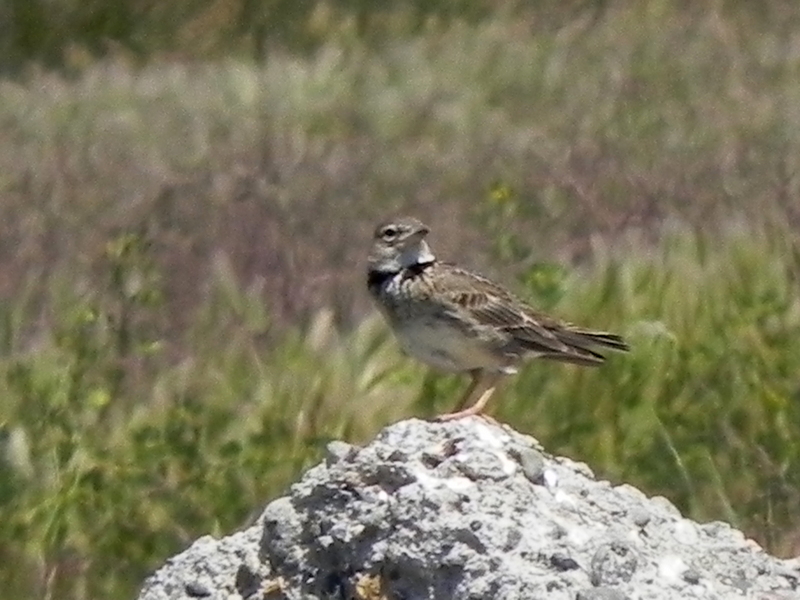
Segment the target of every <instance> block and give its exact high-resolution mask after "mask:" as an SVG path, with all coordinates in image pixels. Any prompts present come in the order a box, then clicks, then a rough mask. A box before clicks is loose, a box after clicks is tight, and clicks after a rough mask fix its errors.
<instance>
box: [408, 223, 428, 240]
mask: <svg viewBox="0 0 800 600" xmlns="http://www.w3.org/2000/svg"><path fill="white" fill-rule="evenodd" d="M430 231H431V230H430V229H428V228H427V227H426V226H425V225H422V226H420V227H419V228H418V229H417V230H416V231H414V233H412V234H411V235H410V236H409V237H413V238H416V239H418V240H421V239H422V238H424V237H425V236H426V235H428V234H429V233H430Z"/></svg>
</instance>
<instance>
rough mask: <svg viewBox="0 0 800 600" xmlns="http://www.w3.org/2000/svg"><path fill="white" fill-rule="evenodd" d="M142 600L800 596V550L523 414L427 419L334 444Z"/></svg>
mask: <svg viewBox="0 0 800 600" xmlns="http://www.w3.org/2000/svg"><path fill="white" fill-rule="evenodd" d="M139 598H140V600H167V599H170V600H177V599H188V598H209V599H212V600H216V599H220V600H222V599H224V600H239V599H246V600H262V599H263V600H269V599H276V600H277V599H280V598H286V599H290V600H295V599H297V600H300V599H303V600H306V599H308V600H316V599H320V600H321V599H330V600H333V599H344V600H349V599H355V600H423V599H436V600H439V599H442V600H444V599H448V600H449V599H464V600H468V599H469V600H479V599H480V600H484V599H485V600H490V599H492V600H512V599H514V600H517V599H531V600H533V599H539V598H541V599H548V600H562V599H563V600H577V599H582V600H625V599H629V600H650V599H652V600H666V599H670V600H672V599H675V600H678V599H692V598H703V599H705V598H707V599H715V600H727V599H734V598H752V599H755V600H788V599H791V598H798V599H800V561H798V560H797V559H795V560H779V559H776V558H774V557H771V556H769V555H768V554H766V553H765V552H764V551H762V550H761V549H760V548H759V547H758V546H757V545H756V544H755V543H754V542H752V541H749V540H746V539H745V538H744V536H743V535H742V534H741V533H740V532H739V531H737V530H735V529H733V528H731V527H730V526H729V525H727V524H725V523H719V522H715V523H708V524H705V525H700V524H698V523H695V522H693V521H691V520H689V519H685V518H683V517H682V516H681V515H680V513H679V512H678V510H677V509H676V508H675V507H674V506H673V505H672V504H670V503H669V502H668V501H667V500H665V499H663V498H652V499H648V498H647V497H645V495H644V494H642V493H641V492H640V491H638V490H636V489H635V488H633V487H631V486H628V485H621V486H616V487H614V486H612V485H610V484H609V483H608V482H606V481H597V480H595V479H594V477H593V475H592V473H591V471H590V470H589V468H588V467H586V466H585V465H583V464H579V463H575V462H573V461H571V460H569V459H566V458H560V457H554V456H550V455H547V454H546V453H545V452H543V450H542V449H541V448H540V447H539V446H538V444H537V442H536V441H535V440H533V439H532V438H530V437H527V436H524V435H521V434H519V433H516V432H514V431H513V430H511V429H509V428H508V427H500V426H498V425H495V424H492V423H489V422H487V421H484V420H482V419H479V418H469V419H464V420H461V421H457V422H452V423H427V422H424V421H417V420H412V421H404V422H401V423H397V424H395V425H392V426H390V427H387V428H386V429H384V430H383V431H382V432H381V433H380V434H379V435H378V437H377V438H376V439H375V440H374V441H373V442H371V443H370V444H369V445H367V446H365V447H364V448H358V447H355V446H351V445H349V444H345V443H343V442H332V443H331V444H330V446H329V449H328V453H327V456H326V458H325V460H324V461H323V463H322V464H320V465H318V466H316V467H314V468H312V469H310V470H309V471H308V472H307V473H306V474H305V475H304V476H303V477H302V479H301V480H300V481H299V482H298V483H296V484H295V485H293V486H292V488H291V490H290V492H289V494H288V495H287V496H285V497H283V498H279V499H277V500H275V501H274V502H272V503H270V504H269V505H268V506H267V508H266V510H265V511H264V513H263V514H262V515H261V517H260V518H259V519H258V521H257V522H256V523H255V524H254V525H253V526H252V527H250V528H248V529H247V530H245V531H243V532H240V533H236V534H234V535H232V536H229V537H226V538H224V539H221V540H215V539H212V538H210V537H203V538H201V539H199V540H197V541H196V542H195V543H194V544H193V545H192V546H191V547H190V548H189V549H188V550H186V551H185V552H183V553H182V554H180V555H178V556H176V557H174V558H172V559H170V560H169V561H168V562H167V564H166V565H165V566H164V567H162V568H161V569H160V570H159V571H158V572H156V573H155V574H154V575H153V576H151V577H150V578H149V579H148V580H147V581H146V582H145V584H144V587H143V589H142V592H141V594H140V596H139Z"/></svg>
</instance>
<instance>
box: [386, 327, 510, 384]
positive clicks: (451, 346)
mask: <svg viewBox="0 0 800 600" xmlns="http://www.w3.org/2000/svg"><path fill="white" fill-rule="evenodd" d="M395 333H396V335H397V339H398V341H399V342H400V345H401V346H402V347H403V349H404V350H405V351H406V353H407V354H409V355H411V356H413V357H414V358H416V359H418V360H421V361H422V362H424V363H427V364H428V365H430V366H432V367H434V368H436V369H440V370H443V371H469V370H472V369H498V370H504V371H505V370H507V369H506V368H505V365H504V362H505V361H503V360H502V359H501V358H500V357H499V356H496V355H495V354H493V353H491V352H490V351H488V350H487V349H486V348H485V347H484V346H483V344H481V343H480V342H479V341H478V340H477V339H475V338H472V337H470V336H468V335H466V334H465V333H464V332H462V331H461V330H458V329H455V328H453V327H449V326H448V325H447V324H446V323H445V322H442V321H438V320H436V319H433V318H430V317H422V318H420V319H417V320H407V321H405V322H403V323H401V324H398V325H397V327H396V328H395Z"/></svg>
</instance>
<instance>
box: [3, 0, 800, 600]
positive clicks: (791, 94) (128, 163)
mask: <svg viewBox="0 0 800 600" xmlns="http://www.w3.org/2000/svg"><path fill="white" fill-rule="evenodd" d="M634 4H635V6H633V5H634ZM43 6H45V5H44V4H40V3H38V2H33V1H31V2H27V3H25V2H21V0H20V1H19V2H6V3H4V4H0V23H2V25H0V27H6V28H7V29H6V31H5V34H6V35H4V33H3V31H0V40H3V41H2V42H0V44H6V45H7V48H5V49H3V48H0V50H3V52H0V55H2V56H3V57H4V59H3V60H4V61H5V62H2V63H0V69H2V71H3V72H4V73H5V78H4V79H2V80H0V398H2V400H0V516H1V517H2V518H0V590H2V592H3V593H2V595H3V597H4V598H31V597H44V598H56V597H57V598H67V599H70V598H74V599H88V598H125V597H132V596H134V595H135V593H136V590H137V589H138V586H139V585H140V583H141V581H142V578H143V577H144V576H145V575H146V574H147V573H148V572H150V571H151V570H152V569H153V568H155V567H156V566H158V565H159V564H160V563H161V562H163V560H164V559H165V558H166V557H168V556H170V555H172V554H174V553H175V552H177V551H179V550H181V549H182V548H184V547H185V546H186V545H188V544H189V543H190V542H191V540H193V539H194V538H196V537H198V536H199V535H202V534H205V533H212V534H220V535H221V534H224V533H227V532H230V531H232V530H234V529H236V528H238V527H240V526H242V525H243V524H244V523H245V522H246V521H247V520H248V519H249V518H252V517H253V516H254V515H256V514H257V513H258V511H259V509H260V508H261V507H262V506H263V505H264V504H265V503H266V501H267V500H269V499H270V498H272V497H274V496H276V495H278V494H280V493H281V492H282V491H283V490H285V489H286V487H287V485H289V484H290V483H291V481H293V479H294V478H295V477H296V476H297V474H298V473H299V472H300V471H301V470H302V469H303V468H305V467H307V466H309V465H310V464H313V463H314V462H315V461H316V460H318V458H319V457H320V455H321V452H322V449H323V448H324V446H325V443H326V442H327V441H328V440H330V439H332V438H344V439H347V440H349V441H352V442H356V443H357V442H360V441H364V440H367V439H369V438H370V437H371V436H372V435H373V434H374V433H375V432H376V431H377V430H378V429H379V428H380V427H382V426H383V425H385V424H387V423H389V422H392V421H395V420H398V419H401V418H405V417H409V416H420V417H424V416H427V415H431V414H433V413H434V412H437V411H441V410H444V409H446V408H447V407H448V406H449V404H448V403H449V402H452V399H453V397H454V395H455V394H457V393H458V391H459V390H460V387H461V386H463V385H464V384H465V382H464V381H461V380H459V379H457V378H454V377H449V376H435V375H432V374H430V373H429V372H427V371H426V369H425V368H423V367H421V366H420V365H418V364H416V363H413V362H411V361H410V360H408V359H405V358H404V357H403V356H401V354H400V353H399V351H398V349H397V347H396V345H395V343H394V342H393V340H392V339H391V338H390V336H389V333H388V331H387V329H386V327H385V326H384V325H383V324H382V323H381V322H380V320H379V319H378V318H376V316H375V315H374V313H373V312H372V311H371V309H370V307H369V303H368V301H367V297H366V293H365V292H364V290H363V289H362V286H363V279H364V273H363V269H364V257H365V252H366V249H367V247H368V244H369V236H370V233H371V230H372V227H373V225H374V223H375V221H376V220H378V219H380V218H383V217H384V216H386V215H388V214H394V213H398V212H402V213H412V214H416V215H418V216H420V217H421V218H423V219H424V220H425V221H426V222H428V223H429V224H430V225H431V226H432V228H433V230H434V233H433V237H432V242H433V243H434V248H435V249H436V250H437V252H438V254H439V255H441V256H442V257H445V258H448V259H451V260H457V261H459V262H461V263H464V264H467V265H470V266H473V267H477V268H480V269H482V270H484V271H485V272H487V273H489V274H491V275H493V276H495V277H497V278H500V279H503V280H504V281H506V282H507V283H509V284H510V285H512V286H513V287H515V288H516V289H517V290H518V291H519V292H520V293H521V294H522V295H524V296H525V297H526V298H529V299H530V300H531V302H532V303H534V304H535V305H536V306H538V307H540V308H542V309H544V310H547V311H551V312H553V313H555V314H558V315H561V316H563V317H565V318H568V319H570V320H572V321H575V322H579V323H582V324H586V325H589V326H593V327H597V328H608V329H610V330H613V331H618V332H620V333H622V334H624V335H625V336H626V337H627V338H629V341H630V342H631V344H632V346H633V351H632V353H631V354H630V355H626V356H615V357H613V359H611V360H610V361H609V362H608V363H607V364H606V365H605V366H604V367H603V368H602V369H599V370H581V369H579V368H576V367H571V366H565V365H557V364H551V363H548V364H535V365H531V366H530V367H529V368H527V369H526V370H525V371H524V372H523V373H522V374H521V375H520V376H519V377H517V378H516V379H514V380H513V381H512V382H510V384H509V386H508V388H507V389H506V390H505V392H504V395H503V397H502V400H500V401H498V402H496V404H495V405H494V411H495V412H494V414H495V416H497V417H498V418H499V419H501V420H503V421H506V422H508V423H510V424H512V425H513V426H514V427H515V428H517V429H520V430H522V431H525V432H528V433H530V434H532V435H534V436H535V437H537V438H538V439H540V440H541V441H542V442H543V443H544V444H545V446H546V447H547V448H548V449H549V450H550V451H552V452H557V453H563V454H567V455H569V456H571V457H574V458H576V459H579V460H583V461H585V462H587V463H588V464H589V465H590V466H591V467H592V468H593V469H594V470H595V471H596V473H597V474H598V475H600V476H602V477H605V478H609V479H611V480H612V481H614V482H627V483H631V484H634V485H637V486H639V487H641V488H642V489H644V490H645V491H646V492H647V493H648V494H651V495H655V494H662V495H665V496H667V497H668V498H670V499H671V500H672V501H673V502H675V503H676V504H677V505H678V506H679V507H680V508H681V509H682V510H683V511H684V512H685V513H687V514H688V515H691V516H692V517H694V518H697V519H701V520H712V519H724V520H727V521H729V522H732V523H734V524H735V525H736V526H738V527H741V528H743V529H744V530H745V532H746V533H747V534H748V535H750V536H752V537H754V538H755V539H757V540H758V541H759V542H760V543H762V544H763V545H765V546H766V547H767V548H768V549H769V550H770V551H772V552H773V553H776V554H779V555H795V554H797V553H798V552H800V474H798V466H799V465H800V444H799V443H798V440H800V295H799V294H798V287H797V280H798V274H800V245H798V242H799V241H800V238H799V237H798V227H799V226H800V202H798V198H797V196H798V187H800V179H798V166H799V165H800V158H799V157H800V153H798V150H800V108H799V107H800V7H796V6H795V4H794V3H791V2H781V1H779V0H773V1H771V2H763V3H758V4H757V6H756V4H755V3H754V4H752V5H751V4H749V3H744V2H724V1H721V0H720V1H717V2H712V3H681V2H667V1H665V0H648V1H646V2H639V3H626V2H614V1H606V2H601V1H596V2H578V1H575V2H560V3H557V2H539V3H532V4H526V3H520V4H515V3H512V2H477V1H474V2H470V1H468V0H465V1H463V2H459V3H446V2H441V3H437V2H420V3H418V4H414V3H407V4H402V5H398V7H396V8H393V9H391V10H388V9H383V8H380V6H383V5H382V4H381V5H377V4H375V5H373V4H370V3H368V2H328V3H322V2H308V3H294V2H292V3H282V2H279V1H277V0H275V1H273V2H263V3H256V2H245V1H244V0H242V1H241V2H236V1H235V0H228V1H216V2H206V1H200V0H186V1H185V2H174V3H149V2H144V0H141V1H139V2H135V1H130V2H117V3H111V2H109V3H107V4H106V3H104V2H102V1H100V0H97V1H96V2H89V3H86V2H77V1H76V2H70V1H69V0H62V1H60V2H55V3H53V4H52V6H50V5H48V6H47V7H45V8H46V10H45V9H42V10H39V9H40V8H42V7H43ZM163 6H173V7H174V8H173V10H174V13H171V14H169V15H166V14H165V13H164V10H166V9H164V8H163ZM751 6H753V7H754V8H753V9H752V10H751V9H750V8H749V7H751ZM37 7H39V8H37ZM53 7H55V8H53ZM3 11H5V13H3ZM37 11H38V12H37ZM3 16H5V17H7V18H5V19H3V18H2V17H3Z"/></svg>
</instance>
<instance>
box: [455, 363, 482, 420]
mask: <svg viewBox="0 0 800 600" xmlns="http://www.w3.org/2000/svg"><path fill="white" fill-rule="evenodd" d="M480 381H481V370H480V369H473V370H472V371H470V372H469V385H468V386H467V389H466V390H464V393H463V394H461V398H459V400H458V402H457V403H456V410H457V411H458V410H462V409H463V408H464V407H465V406H467V405H468V404H469V403H470V402H471V401H472V400H473V395H474V393H475V389H476V388H477V387H478V383H480Z"/></svg>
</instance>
